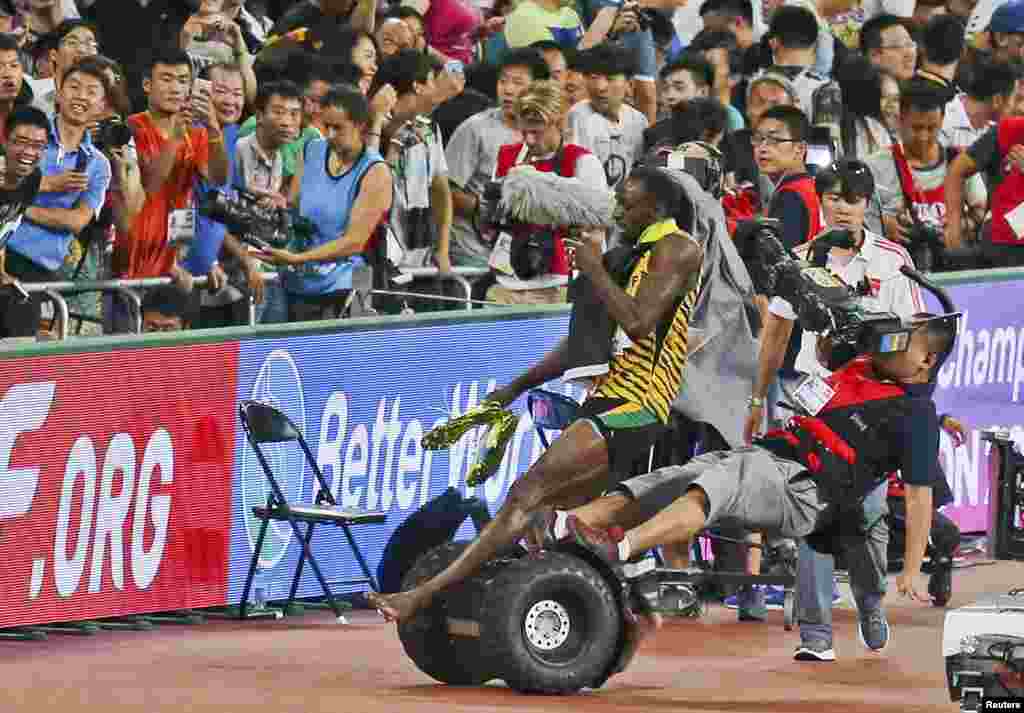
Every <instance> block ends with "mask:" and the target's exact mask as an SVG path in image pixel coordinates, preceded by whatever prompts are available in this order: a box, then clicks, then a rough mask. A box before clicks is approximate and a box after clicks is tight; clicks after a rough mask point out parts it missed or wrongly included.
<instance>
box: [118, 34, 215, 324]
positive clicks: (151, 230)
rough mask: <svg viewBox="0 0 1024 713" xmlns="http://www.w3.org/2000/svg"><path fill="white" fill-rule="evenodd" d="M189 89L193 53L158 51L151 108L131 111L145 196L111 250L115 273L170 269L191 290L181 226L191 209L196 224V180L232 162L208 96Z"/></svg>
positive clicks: (148, 86)
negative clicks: (182, 258) (181, 261)
mask: <svg viewBox="0 0 1024 713" xmlns="http://www.w3.org/2000/svg"><path fill="white" fill-rule="evenodd" d="M191 88H192V65H191V63H190V61H189V58H188V55H186V54H185V53H184V52H182V51H179V50H168V51H166V52H163V53H159V54H158V55H157V56H156V58H155V59H154V61H153V63H152V66H151V68H150V71H149V74H148V76H147V77H146V78H145V79H144V80H143V90H144V91H145V92H146V96H147V97H148V98H149V111H146V112H143V113H141V114H135V115H133V116H131V117H129V118H128V124H129V126H131V128H132V132H133V134H134V135H135V144H136V147H137V149H138V154H139V167H140V169H141V173H142V185H143V187H144V188H145V190H146V202H145V204H144V205H143V207H142V210H141V211H140V212H139V213H138V215H136V216H135V220H134V221H133V222H132V229H131V231H130V232H129V233H125V234H122V233H118V237H117V241H116V242H115V244H114V254H113V275H114V277H118V278H140V277H159V276H164V275H170V276H171V277H173V278H174V280H175V282H176V283H177V284H178V285H179V286H180V287H181V288H182V289H183V290H184V291H185V292H189V291H190V290H191V285H192V277H191V275H189V273H188V272H187V271H185V269H184V268H182V267H181V265H180V264H179V257H180V256H181V255H183V254H184V251H185V250H187V249H188V244H189V241H190V236H189V235H188V229H187V227H182V226H187V224H188V218H189V216H191V217H192V218H193V221H192V222H193V224H194V213H193V211H194V204H193V198H192V186H193V183H194V181H195V179H196V177H197V175H201V176H202V177H203V178H204V179H205V180H206V181H207V182H208V183H210V184H212V185H223V184H224V183H226V182H227V180H228V176H229V169H230V159H229V157H228V155H227V151H226V150H225V148H224V135H223V133H222V132H221V127H220V123H219V121H218V120H217V114H216V112H215V111H214V110H213V104H212V102H211V100H210V97H209V96H208V95H204V96H202V97H197V98H195V99H194V100H193V98H192V97H191ZM194 122H198V123H199V124H201V126H197V125H195V123H194ZM172 226H175V227H173V228H172ZM113 327H114V329H115V331H124V330H125V329H126V323H125V322H124V321H123V320H122V319H117V318H115V319H114V324H113Z"/></svg>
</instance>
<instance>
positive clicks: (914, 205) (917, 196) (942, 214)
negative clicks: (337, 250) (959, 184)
mask: <svg viewBox="0 0 1024 713" xmlns="http://www.w3.org/2000/svg"><path fill="white" fill-rule="evenodd" d="M944 151H945V156H944V159H945V161H946V170H947V171H948V170H949V165H950V164H951V163H952V162H953V159H954V158H956V154H957V151H956V149H953V148H946V149H944ZM892 160H893V163H895V164H896V175H897V176H898V177H899V180H900V189H901V190H902V191H903V200H904V203H906V207H907V208H908V209H909V210H912V211H913V212H914V215H915V216H916V217H917V220H919V221H920V222H922V223H924V224H925V225H928V226H931V227H934V228H943V227H944V226H945V225H946V183H945V181H943V182H942V183H940V184H939V185H937V186H935V187H934V188H930V189H928V190H921V189H919V188H918V187H917V185H916V184H915V183H914V172H913V170H912V169H911V168H910V163H909V162H908V161H907V156H906V154H904V153H903V146H901V145H900V144H898V143H895V144H893V145H892Z"/></svg>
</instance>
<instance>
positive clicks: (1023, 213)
mask: <svg viewBox="0 0 1024 713" xmlns="http://www.w3.org/2000/svg"><path fill="white" fill-rule="evenodd" d="M1021 144H1024V117H1020V116H1007V117H1005V118H1002V119H999V120H998V123H997V124H996V125H995V126H993V127H992V128H990V129H989V130H988V131H986V132H985V133H984V134H982V136H981V138H980V139H978V140H977V141H975V142H974V143H973V144H972V145H971V147H970V148H969V149H967V151H965V152H963V153H961V154H960V155H959V156H957V157H956V159H955V160H954V161H953V163H952V164H950V167H949V170H948V171H947V173H946V185H945V192H946V234H945V242H946V247H947V248H948V249H950V250H957V249H960V248H962V247H963V241H964V234H963V227H962V217H963V205H964V185H965V183H966V182H967V179H968V178H970V177H971V176H973V175H974V174H975V173H978V172H979V171H984V172H985V175H986V178H987V179H988V184H989V194H990V200H989V206H990V208H991V211H992V222H991V224H990V225H989V226H988V228H987V229H984V230H983V232H982V239H981V257H982V260H983V261H984V262H985V263H986V264H988V265H989V266H991V267H1014V266H1020V265H1024V208H1022V207H1021V206H1022V205H1024V160H1022V159H1024V147H1022V146H1021Z"/></svg>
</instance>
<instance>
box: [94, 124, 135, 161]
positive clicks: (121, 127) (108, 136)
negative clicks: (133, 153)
mask: <svg viewBox="0 0 1024 713" xmlns="http://www.w3.org/2000/svg"><path fill="white" fill-rule="evenodd" d="M131 140H132V129H131V127H130V126H128V124H127V123H126V122H125V120H124V119H122V118H121V117H119V116H112V117H110V118H108V119H103V120H102V121H100V122H99V124H98V125H97V126H96V130H95V131H94V132H93V134H92V143H93V145H94V146H96V148H97V149H99V150H100V151H102V152H103V153H107V152H108V151H109V150H111V149H113V150H117V149H122V148H124V147H125V146H127V145H128V144H130V143H131Z"/></svg>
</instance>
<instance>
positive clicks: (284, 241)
mask: <svg viewBox="0 0 1024 713" xmlns="http://www.w3.org/2000/svg"><path fill="white" fill-rule="evenodd" d="M259 200H260V197H259V196H256V195H254V194H252V193H249V192H248V191H238V195H237V196H234V195H231V194H230V193H227V192H225V191H218V190H212V191H210V192H209V193H207V194H206V196H205V197H204V198H203V200H202V202H201V203H200V205H199V214H200V215H202V216H205V217H207V218H209V219H210V220H214V221H216V222H218V223H222V224H223V225H224V226H225V227H226V228H227V229H228V231H229V232H230V233H231V234H232V235H235V236H236V237H238V239H239V240H241V241H243V242H245V243H247V244H249V245H252V246H253V247H255V248H258V249H260V250H266V249H267V248H278V249H282V248H285V247H287V246H288V244H289V242H291V240H292V239H293V238H295V237H297V236H299V235H301V234H311V233H312V223H311V222H310V221H309V219H307V218H303V217H301V216H299V215H297V214H295V213H293V212H292V211H290V210H284V209H281V208H266V207H264V206H262V205H260V204H259Z"/></svg>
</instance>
